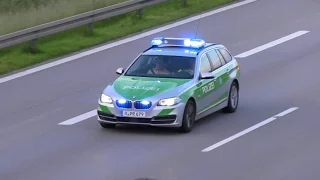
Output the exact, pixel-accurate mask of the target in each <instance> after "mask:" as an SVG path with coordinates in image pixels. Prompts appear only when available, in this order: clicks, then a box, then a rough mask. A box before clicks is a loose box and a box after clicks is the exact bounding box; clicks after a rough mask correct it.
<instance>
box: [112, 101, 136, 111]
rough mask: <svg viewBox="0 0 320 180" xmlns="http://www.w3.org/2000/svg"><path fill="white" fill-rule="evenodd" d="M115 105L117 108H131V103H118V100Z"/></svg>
mask: <svg viewBox="0 0 320 180" xmlns="http://www.w3.org/2000/svg"><path fill="white" fill-rule="evenodd" d="M116 105H117V106H118V107H119V108H125V109H130V108H132V102H131V101H126V102H125V103H119V100H116Z"/></svg>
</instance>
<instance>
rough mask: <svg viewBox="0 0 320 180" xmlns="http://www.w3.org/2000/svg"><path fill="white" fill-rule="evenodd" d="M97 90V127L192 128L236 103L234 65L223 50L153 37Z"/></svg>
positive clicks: (237, 75) (237, 68) (236, 72)
mask: <svg viewBox="0 0 320 180" xmlns="http://www.w3.org/2000/svg"><path fill="white" fill-rule="evenodd" d="M116 73H117V74H119V75H120V76H119V77H118V78H117V79H116V80H115V81H114V82H112V83H111V84H109V85H108V86H107V87H106V88H105V89H104V90H103V92H102V94H101V97H100V99H99V105H98V109H97V113H98V121H99V123H100V125H101V126H102V127H103V128H114V127H116V125H117V124H139V125H149V126H163V127H173V128H176V129H178V130H180V131H181V132H184V133H188V132H190V131H191V130H192V128H193V125H194V123H195V121H197V120H199V119H200V118H203V117H205V116H208V115H209V114H212V113H214V112H216V111H218V110H222V111H223V112H226V113H233V112H235V111H236V110H237V107H238V102H239V87H240V86H239V83H240V81H239V78H240V66H239V64H238V62H237V60H236V59H235V58H234V57H233V56H232V55H231V53H230V52H229V50H228V49H227V48H226V47H225V46H223V45H221V44H215V43H207V42H205V41H204V40H202V39H188V38H162V37H159V38H154V39H153V40H152V42H151V47H149V48H148V49H146V50H145V51H144V52H142V53H141V54H140V55H138V57H137V58H135V59H134V60H133V62H132V63H131V64H130V65H129V66H128V68H126V69H124V68H118V69H117V71H116Z"/></svg>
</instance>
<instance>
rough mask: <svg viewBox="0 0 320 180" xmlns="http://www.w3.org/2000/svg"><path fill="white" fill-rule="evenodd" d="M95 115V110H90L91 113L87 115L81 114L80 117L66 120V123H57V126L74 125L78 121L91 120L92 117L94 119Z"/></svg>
mask: <svg viewBox="0 0 320 180" xmlns="http://www.w3.org/2000/svg"><path fill="white" fill-rule="evenodd" d="M96 115H97V110H92V111H89V112H87V113H84V114H81V115H79V116H77V117H74V118H71V119H68V120H66V121H63V122H61V123H59V125H73V124H76V123H78V122H80V121H83V120H86V119H89V118H92V117H94V116H96Z"/></svg>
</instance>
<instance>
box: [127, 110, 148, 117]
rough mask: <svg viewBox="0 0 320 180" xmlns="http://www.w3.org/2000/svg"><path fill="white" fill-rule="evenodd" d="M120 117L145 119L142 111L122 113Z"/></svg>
mask: <svg viewBox="0 0 320 180" xmlns="http://www.w3.org/2000/svg"><path fill="white" fill-rule="evenodd" d="M122 115H123V116H126V117H145V116H146V113H145V112H143V111H122Z"/></svg>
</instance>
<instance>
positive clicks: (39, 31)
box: [0, 0, 187, 49]
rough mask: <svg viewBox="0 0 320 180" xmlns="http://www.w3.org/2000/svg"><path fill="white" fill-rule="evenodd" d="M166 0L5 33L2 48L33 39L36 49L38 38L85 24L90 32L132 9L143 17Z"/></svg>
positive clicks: (135, 2)
mask: <svg viewBox="0 0 320 180" xmlns="http://www.w3.org/2000/svg"><path fill="white" fill-rule="evenodd" d="M164 1H166V0H130V1H127V2H123V3H119V4H116V5H112V6H108V7H105V8H101V9H97V10H93V11H89V12H86V13H83V14H79V15H75V16H72V17H69V18H65V19H61V20H57V21H53V22H50V23H46V24H42V25H39V26H35V27H31V28H28V29H25V30H21V31H17V32H14V33H10V34H7V35H3V36H0V49H3V48H6V47H10V46H13V45H17V44H20V43H24V42H28V41H31V49H35V48H36V46H37V39H38V38H41V37H44V36H48V35H51V34H54V33H58V32H62V31H64V30H69V29H72V28H76V27H79V26H83V25H88V30H89V32H92V31H93V28H92V25H93V23H94V22H97V21H100V20H104V19H107V18H110V17H114V16H118V15H121V14H125V13H128V12H132V11H137V13H138V15H139V16H140V17H141V16H142V10H143V8H145V7H148V6H152V5H155V4H158V3H161V2H164ZM183 4H184V6H187V0H183Z"/></svg>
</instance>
